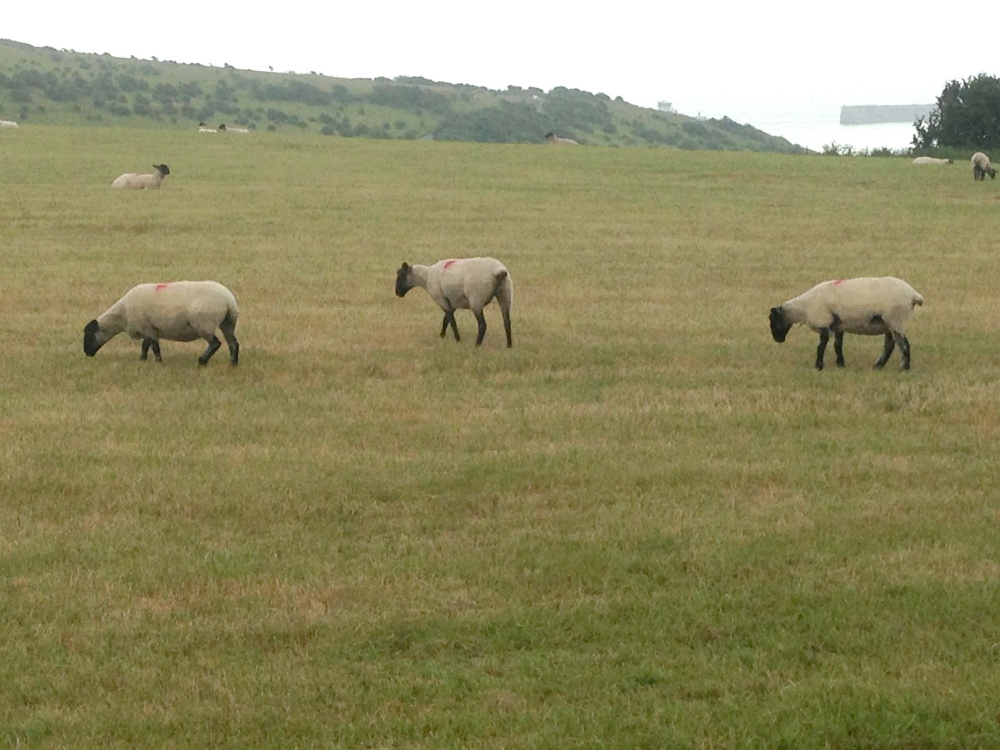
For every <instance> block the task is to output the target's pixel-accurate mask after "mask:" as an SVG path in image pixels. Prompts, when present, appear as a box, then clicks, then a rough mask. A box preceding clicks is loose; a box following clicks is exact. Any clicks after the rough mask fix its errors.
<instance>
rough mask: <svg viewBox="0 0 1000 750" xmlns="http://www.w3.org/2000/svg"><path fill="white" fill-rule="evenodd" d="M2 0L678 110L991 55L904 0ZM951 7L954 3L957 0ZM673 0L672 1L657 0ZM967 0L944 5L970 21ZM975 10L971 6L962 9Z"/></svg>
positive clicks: (931, 71) (797, 93) (119, 51)
mask: <svg viewBox="0 0 1000 750" xmlns="http://www.w3.org/2000/svg"><path fill="white" fill-rule="evenodd" d="M687 5H688V7H685V6H684V5H680V4H674V3H669V4H668V3H663V2H658V3H657V2H652V0H620V1H619V2H611V3H606V4H604V3H602V4H596V3H586V2H575V3H573V2H565V1H564V2H553V0H548V2H538V1H537V0H535V1H534V2H525V1H524V0H508V2H500V3H489V2H479V3H474V2H468V1H467V0H466V1H464V2H455V1H454V0H425V1H424V2H413V1H411V2H406V3H400V2H395V1H394V0H384V1H383V2H367V1H366V0H347V1H346V2H341V3H322V4H321V3H316V2H309V3H305V2H301V1H300V0H286V1H285V2H273V1H272V2H270V3H267V4H264V3H258V2H253V1H252V0H243V2H239V1H237V0H229V1H228V2H222V1H221V0H203V1H202V2H191V0H173V1H172V2H149V3H143V2H142V1H141V0H130V1H129V2H121V1H120V0H113V1H112V2H101V1H100V0H97V2H91V3H82V2H78V1H74V2H67V1H66V0H53V1H52V2H47V3H42V2H30V1H28V0H26V1H25V2H16V3H6V4H5V6H4V11H3V19H2V23H0V37H2V38H6V39H12V40H14V41H19V42H26V43H28V44H32V45H35V46H48V47H55V48H57V49H72V50H76V51H77V52H96V53H104V52H108V53H110V54H112V55H114V56H116V57H129V56H135V57H138V58H145V59H148V58H151V57H157V58H159V59H160V60H173V61H176V62H193V63H204V64H212V65H216V66H221V65H223V64H227V63H228V64H229V65H233V66H235V67H237V68H249V69H253V70H267V69H268V68H269V67H273V68H274V70H275V71H295V72H299V73H308V72H310V71H315V72H317V73H323V74H326V75H330V76H336V77H343V78H375V77H378V76H385V77H387V78H394V77H395V76H398V75H408V76H423V77H425V78H430V79H433V80H439V81H448V82H450V83H470V84H475V85H480V86H487V87H489V88H494V89H498V88H499V89H503V88H506V87H507V86H508V85H515V86H521V87H524V88H527V87H529V86H536V87H538V88H541V89H544V90H546V91H548V90H549V89H551V88H553V87H555V86H566V87H569V88H578V89H583V90H585V91H589V92H592V93H605V94H607V95H609V96H611V97H612V98H614V97H617V96H621V97H622V98H624V99H625V100H626V101H629V102H632V103H634V104H639V105H641V106H646V107H655V106H656V104H657V102H658V101H659V100H666V101H670V102H672V103H673V104H674V106H675V107H676V108H677V109H678V110H679V111H680V112H683V113H685V114H699V113H700V114H704V115H707V116H721V115H723V114H728V115H730V116H734V119H738V120H741V121H745V120H742V119H741V118H740V117H739V116H737V115H738V114H739V113H741V112H747V111H756V110H761V109H765V110H780V111H789V110H795V109H806V108H809V109H816V108H817V107H830V108H833V109H834V110H837V111H839V107H840V105H841V104H911V103H933V102H934V101H935V98H936V97H937V95H938V94H940V92H941V89H942V88H943V86H944V84H945V83H946V82H947V81H949V80H952V79H962V78H967V77H969V76H972V75H976V74H978V73H989V74H990V75H996V71H997V68H998V67H1000V66H998V65H997V63H996V62H995V61H996V60H998V57H997V54H996V51H995V49H993V47H994V45H993V44H992V43H991V42H990V41H989V35H988V34H986V35H985V36H983V37H981V38H978V39H977V38H976V37H975V36H974V35H972V34H970V33H969V32H968V30H967V29H969V28H970V26H971V25H972V21H966V20H963V21H962V22H961V23H958V24H947V25H950V26H955V30H954V31H950V30H947V29H944V30H942V29H943V28H944V26H947V25H942V24H941V23H940V22H938V21H925V20H921V19H916V20H915V19H914V18H913V16H914V15H915V14H917V13H918V8H919V7H920V6H919V4H917V3H914V2H913V0H909V1H908V2H901V0H885V1H881V2H880V1H876V2H860V1H859V0H846V2H839V3H836V4H826V3H801V2H794V3H793V2H784V1H783V0H782V1H778V0H763V1H762V2H757V3H752V2H745V1H744V2H729V1H728V0H722V1H721V2H699V1H698V0H694V1H693V2H690V3H688V4H687ZM958 5H959V6H961V5H962V3H959V4H958ZM668 6H673V7H668ZM983 7H984V6H982V5H978V6H975V7H972V6H971V5H970V8H969V9H968V12H965V11H963V9H962V8H961V7H956V5H954V4H953V5H949V6H948V7H947V10H948V13H947V17H948V18H955V19H974V18H977V17H980V16H981V15H982V12H981V11H982V8H983ZM977 9H978V10H977Z"/></svg>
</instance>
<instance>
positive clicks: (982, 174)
mask: <svg viewBox="0 0 1000 750" xmlns="http://www.w3.org/2000/svg"><path fill="white" fill-rule="evenodd" d="M986 175H989V176H990V179H991V180H994V179H996V176H997V171H996V170H995V169H994V168H993V167H991V166H990V157H988V156H987V155H986V154H984V153H983V152H982V151H977V152H976V153H974V154H973V155H972V179H973V180H980V181H981V180H985V179H986Z"/></svg>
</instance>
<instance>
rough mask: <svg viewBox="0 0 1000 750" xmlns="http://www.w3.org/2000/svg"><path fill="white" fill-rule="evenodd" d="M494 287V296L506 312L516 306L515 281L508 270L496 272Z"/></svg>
mask: <svg viewBox="0 0 1000 750" xmlns="http://www.w3.org/2000/svg"><path fill="white" fill-rule="evenodd" d="M493 278H494V279H495V282H494V285H493V296H494V297H496V298H497V301H498V302H499V303H500V305H501V306H502V307H504V308H505V309H506V310H508V311H509V310H510V306H511V305H512V304H514V281H513V279H511V278H510V273H508V271H507V269H506V268H503V269H501V270H499V271H497V272H496V276H494V277H493Z"/></svg>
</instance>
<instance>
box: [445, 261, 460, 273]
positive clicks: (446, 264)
mask: <svg viewBox="0 0 1000 750" xmlns="http://www.w3.org/2000/svg"><path fill="white" fill-rule="evenodd" d="M456 263H458V261H457V260H446V261H445V262H444V270H446V271H447V270H448V269H449V268H451V267H452V266H453V265H455V264H456Z"/></svg>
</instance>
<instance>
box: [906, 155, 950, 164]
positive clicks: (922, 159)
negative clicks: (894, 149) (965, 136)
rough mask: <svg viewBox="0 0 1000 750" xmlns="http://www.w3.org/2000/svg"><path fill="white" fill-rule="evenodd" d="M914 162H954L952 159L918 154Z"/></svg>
mask: <svg viewBox="0 0 1000 750" xmlns="http://www.w3.org/2000/svg"><path fill="white" fill-rule="evenodd" d="M913 163H914V164H952V163H954V162H952V160H951V159H938V158H936V157H933V156H918V157H917V158H916V159H914V160H913Z"/></svg>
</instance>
